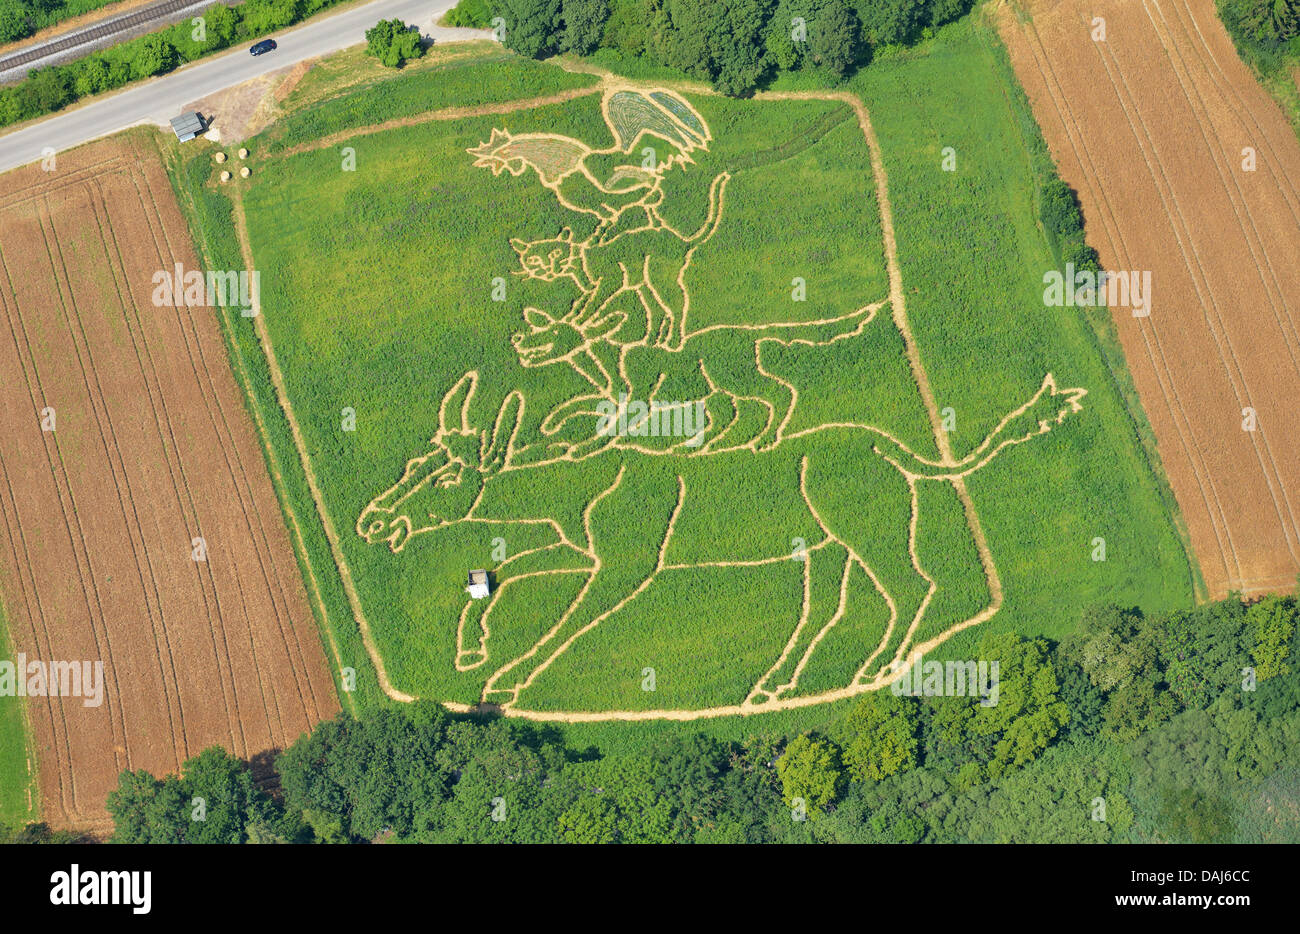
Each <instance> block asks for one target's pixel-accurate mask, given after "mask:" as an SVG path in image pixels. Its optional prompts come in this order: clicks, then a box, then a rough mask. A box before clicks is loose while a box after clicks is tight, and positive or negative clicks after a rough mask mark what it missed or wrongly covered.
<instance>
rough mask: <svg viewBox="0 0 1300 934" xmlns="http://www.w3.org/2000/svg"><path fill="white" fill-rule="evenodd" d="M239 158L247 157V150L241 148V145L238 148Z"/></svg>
mask: <svg viewBox="0 0 1300 934" xmlns="http://www.w3.org/2000/svg"><path fill="white" fill-rule="evenodd" d="M239 158H241V159H247V158H248V150H247V149H245V148H243V147H242V146H241V147H240V148H239Z"/></svg>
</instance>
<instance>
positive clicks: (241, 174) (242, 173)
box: [239, 166, 253, 178]
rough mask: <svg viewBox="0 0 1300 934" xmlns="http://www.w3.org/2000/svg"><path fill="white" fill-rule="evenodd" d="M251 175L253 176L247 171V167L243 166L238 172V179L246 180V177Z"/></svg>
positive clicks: (249, 170) (250, 171)
mask: <svg viewBox="0 0 1300 934" xmlns="http://www.w3.org/2000/svg"><path fill="white" fill-rule="evenodd" d="M252 174H253V173H252V170H251V169H249V167H248V166H244V167H243V168H242V169H240V170H239V177H240V178H248V176H250V175H252Z"/></svg>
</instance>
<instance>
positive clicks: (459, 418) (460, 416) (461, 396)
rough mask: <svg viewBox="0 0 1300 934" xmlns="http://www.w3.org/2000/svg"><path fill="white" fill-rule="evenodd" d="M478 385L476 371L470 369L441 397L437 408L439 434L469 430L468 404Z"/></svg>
mask: <svg viewBox="0 0 1300 934" xmlns="http://www.w3.org/2000/svg"><path fill="white" fill-rule="evenodd" d="M477 387H478V372H477V371H475V370H470V371H469V372H468V373H466V374H465V375H464V376H462V377H461V378H460V380H459V381H458V382H457V383H456V385H455V386H452V387H451V389H450V390H449V391H448V392H447V394H446V395H445V396H443V397H442V405H441V406H440V407H439V409H438V429H439V432H440V433H441V434H448V433H451V432H466V431H469V404H470V401H471V400H472V399H473V398H474V390H475V389H476V388H477Z"/></svg>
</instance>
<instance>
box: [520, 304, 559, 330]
mask: <svg viewBox="0 0 1300 934" xmlns="http://www.w3.org/2000/svg"><path fill="white" fill-rule="evenodd" d="M524 320H525V321H526V322H528V326H529V327H530V328H532V329H533V330H534V331H545V330H546V329H547V328H549V327H550V326H551V325H553V324H554V323H555V319H554V318H552V317H551V316H550V315H548V314H547V313H546V312H544V311H542V309H540V308H531V307H530V308H525V309H524Z"/></svg>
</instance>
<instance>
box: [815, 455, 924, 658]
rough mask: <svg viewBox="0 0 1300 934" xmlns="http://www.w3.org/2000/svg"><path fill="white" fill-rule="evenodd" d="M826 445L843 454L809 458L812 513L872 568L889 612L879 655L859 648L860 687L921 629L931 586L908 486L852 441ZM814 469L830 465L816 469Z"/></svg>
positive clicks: (872, 649)
mask: <svg viewBox="0 0 1300 934" xmlns="http://www.w3.org/2000/svg"><path fill="white" fill-rule="evenodd" d="M831 445H832V447H842V448H844V450H841V451H835V450H833V449H832V450H826V451H822V452H818V454H817V455H816V456H815V457H813V458H810V464H809V466H808V468H807V474H806V495H807V497H808V504H809V507H810V508H811V509H812V510H813V512H814V514H815V515H816V517H817V519H818V521H819V522H820V523H821V524H822V527H823V528H824V529H825V530H826V531H827V533H828V534H830V535H832V536H833V537H834V538H835V539H836V540H838V541H839V542H841V543H842V544H843V545H844V546H845V547H847V548H848V549H849V550H851V551H852V552H853V553H854V554H855V555H857V556H858V558H859V559H860V560H861V562H862V564H863V565H864V566H865V567H866V568H868V569H870V573H871V575H872V576H873V577H874V579H875V583H876V585H877V586H878V587H879V588H880V590H882V591H883V593H884V596H885V600H886V602H887V603H888V604H889V608H890V623H889V631H888V634H887V636H886V638H885V645H884V651H878V650H877V649H876V648H875V647H870V648H868V647H864V652H863V659H864V665H863V670H860V671H859V672H858V675H857V676H856V677H855V679H854V680H855V682H861V681H863V680H866V679H868V676H869V675H871V674H872V673H873V672H874V671H876V670H878V669H880V668H883V667H886V666H887V665H888V664H889V663H890V661H892V660H893V658H894V656H895V655H896V654H897V652H899V651H901V649H902V647H903V646H904V645H905V644H906V641H907V636H908V634H909V633H910V632H912V631H913V630H914V629H915V628H916V627H917V626H919V625H920V623H921V620H922V618H923V617H924V615H925V612H926V608H927V607H928V605H929V603H930V600H931V598H932V596H933V593H934V589H935V584H934V582H933V580H932V579H931V578H930V577H929V576H928V575H927V574H926V573H925V571H924V570H923V569H922V567H921V566H920V561H919V558H918V557H917V553H916V545H915V538H916V533H917V528H918V520H919V516H918V514H917V509H916V491H915V488H914V485H913V483H909V482H908V480H907V479H906V478H905V477H904V476H903V475H902V474H901V473H899V472H898V471H897V470H895V469H894V467H893V466H891V465H890V464H889V463H888V462H887V461H885V460H883V459H882V458H879V457H876V456H874V455H872V454H871V453H870V452H869V451H863V450H862V445H860V444H857V445H853V444H852V439H849V440H847V441H844V442H841V441H838V440H836V441H832V442H831ZM850 445H851V446H852V447H854V448H855V449H856V453H854V452H851V451H850V450H849V446H850ZM818 464H826V465H828V466H827V467H826V468H824V469H820V470H819V469H818ZM842 465H843V466H842ZM868 659H870V661H871V665H870V667H868V666H867V664H866V661H867V660H868Z"/></svg>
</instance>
